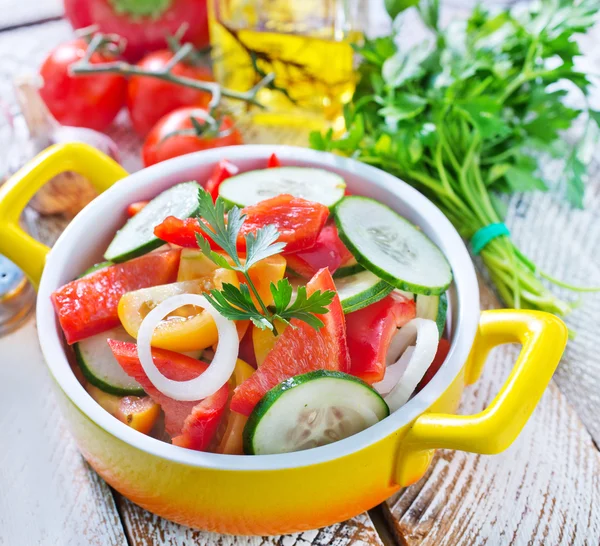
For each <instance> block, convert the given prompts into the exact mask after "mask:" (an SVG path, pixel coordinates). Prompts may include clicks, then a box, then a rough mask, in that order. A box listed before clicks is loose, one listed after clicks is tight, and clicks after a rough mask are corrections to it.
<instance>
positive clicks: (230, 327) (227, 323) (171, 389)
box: [137, 294, 239, 402]
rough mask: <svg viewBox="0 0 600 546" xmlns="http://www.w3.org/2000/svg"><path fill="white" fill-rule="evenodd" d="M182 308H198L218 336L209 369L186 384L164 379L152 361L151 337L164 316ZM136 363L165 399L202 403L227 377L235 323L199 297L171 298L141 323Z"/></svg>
mask: <svg viewBox="0 0 600 546" xmlns="http://www.w3.org/2000/svg"><path fill="white" fill-rule="evenodd" d="M183 305H197V306H198V307H202V308H203V309H204V310H205V311H206V312H207V313H208V314H210V316H211V317H212V318H213V319H214V321H215V324H216V325H217V332H218V333H219V343H218V345H217V350H216V352H215V356H214V358H213V360H212V362H211V364H210V366H209V367H208V368H207V369H206V371H205V372H203V373H202V374H201V375H199V376H198V377H196V378H194V379H190V380H189V381H173V380H172V379H168V378H166V377H165V376H164V375H163V374H162V373H160V371H159V370H158V368H157V367H156V365H155V364H154V360H153V359H152V347H151V341H152V334H153V333H154V329H155V328H156V327H157V326H158V324H159V323H160V322H161V321H162V320H163V318H164V317H165V315H168V314H169V313H172V312H173V311H175V309H179V308H180V307H182V306H183ZM137 350H138V358H139V359H140V364H141V365H142V368H144V371H145V372H146V375H147V376H148V379H149V380H150V381H151V383H152V384H153V385H154V386H155V387H156V388H157V389H158V390H159V391H160V392H162V393H163V394H164V395H165V396H168V397H169V398H173V399H174V400H181V401H185V402H191V401H195V400H202V399H203V398H206V397H207V396H210V395H211V394H214V393H215V392H217V391H218V390H219V389H220V388H221V387H222V386H223V385H224V384H225V383H227V381H229V378H230V377H231V375H232V373H233V370H234V368H235V363H236V360H237V356H238V350H239V339H238V334H237V329H236V327H235V323H234V322H233V321H231V320H228V319H226V318H225V317H224V316H223V315H221V314H219V312H218V311H217V310H216V309H215V308H214V307H213V306H212V305H211V304H210V303H209V302H208V300H207V299H206V298H205V297H204V296H201V295H199V294H178V295H176V296H172V297H170V298H168V299H166V300H165V301H163V302H162V303H160V304H159V305H157V306H156V307H155V308H154V309H152V311H150V312H149V313H148V314H147V315H146V316H145V317H144V320H143V321H142V324H141V325H140V329H139V331H138V336H137Z"/></svg>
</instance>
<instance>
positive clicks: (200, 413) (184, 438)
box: [108, 339, 229, 451]
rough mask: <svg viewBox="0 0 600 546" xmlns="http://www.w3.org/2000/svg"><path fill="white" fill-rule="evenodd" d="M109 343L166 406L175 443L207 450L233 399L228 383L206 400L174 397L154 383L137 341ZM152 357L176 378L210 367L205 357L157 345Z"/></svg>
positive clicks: (167, 422) (119, 359)
mask: <svg viewBox="0 0 600 546" xmlns="http://www.w3.org/2000/svg"><path fill="white" fill-rule="evenodd" d="M108 344H109V345H110V348H111V349H112V352H113V354H114V355H115V358H116V359H117V362H118V363H119V364H120V365H121V367H122V368H123V370H124V371H125V373H126V374H127V375H129V376H130V377H133V378H134V379H135V380H136V381H137V382H138V383H139V384H140V385H141V386H142V387H143V389H144V390H145V391H146V393H147V394H148V396H150V397H151V398H152V400H154V401H155V402H156V403H157V404H159V405H160V407H161V408H162V410H163V412H164V414H165V428H166V430H167V433H168V434H169V435H170V436H171V437H172V438H173V444H175V445H178V446H180V447H187V448H189V449H195V450H197V451H204V450H206V448H207V447H208V445H209V444H210V442H211V440H212V439H213V437H214V435H215V433H216V431H217V428H218V426H219V423H220V421H221V418H222V417H223V414H224V413H225V408H226V406H227V400H228V398H229V387H228V385H227V383H225V385H223V386H222V387H221V388H220V389H219V390H218V391H217V392H216V393H215V394H213V395H211V396H208V397H207V398H204V399H203V400H198V401H192V402H181V401H179V400H173V399H172V398H170V397H168V396H166V395H164V394H163V393H162V392H160V391H159V390H158V389H157V388H156V387H155V386H154V385H153V384H152V383H151V382H150V380H149V379H148V376H147V375H146V372H144V369H143V368H142V365H141V364H140V361H139V359H138V356H137V346H136V345H135V343H127V342H125V341H115V340H113V339H109V340H108ZM152 358H153V360H154V364H156V367H157V368H158V369H159V370H160V372H161V373H162V374H163V375H164V376H165V377H167V378H169V379H172V380H174V381H188V380H190V379H194V378H195V377H198V376H199V375H200V374H201V373H203V372H204V371H205V370H206V369H207V368H208V364H206V363H205V362H202V361H201V360H196V359H195V358H191V357H189V356H186V355H182V354H180V353H175V352H173V351H167V350H165V349H154V348H153V349H152Z"/></svg>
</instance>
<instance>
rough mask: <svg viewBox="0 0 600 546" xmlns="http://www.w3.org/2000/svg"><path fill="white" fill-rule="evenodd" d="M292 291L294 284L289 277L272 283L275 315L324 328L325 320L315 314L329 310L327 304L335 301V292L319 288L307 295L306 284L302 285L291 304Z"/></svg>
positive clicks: (286, 319) (282, 318) (285, 319)
mask: <svg viewBox="0 0 600 546" xmlns="http://www.w3.org/2000/svg"><path fill="white" fill-rule="evenodd" d="M292 291H293V289H292V285H291V284H290V282H289V281H288V280H287V279H282V280H280V281H279V282H278V283H277V285H275V284H273V283H271V294H272V295H273V302H274V307H275V316H276V317H277V318H279V319H281V320H284V321H286V322H289V321H290V320H292V319H294V318H295V319H299V320H302V321H304V322H306V323H308V324H310V325H311V326H312V327H313V328H317V329H318V328H322V327H323V321H322V320H321V319H320V318H318V317H317V316H315V315H316V314H319V315H322V314H324V313H327V312H328V309H327V306H328V305H330V304H331V302H332V301H333V298H334V297H335V292H333V291H332V290H326V291H325V292H321V291H320V290H317V291H316V292H313V293H312V294H311V295H310V296H308V297H307V293H306V286H300V287H298V292H297V294H296V299H295V301H294V303H292V305H289V304H290V301H291V297H292Z"/></svg>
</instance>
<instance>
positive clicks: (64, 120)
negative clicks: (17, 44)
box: [40, 39, 127, 131]
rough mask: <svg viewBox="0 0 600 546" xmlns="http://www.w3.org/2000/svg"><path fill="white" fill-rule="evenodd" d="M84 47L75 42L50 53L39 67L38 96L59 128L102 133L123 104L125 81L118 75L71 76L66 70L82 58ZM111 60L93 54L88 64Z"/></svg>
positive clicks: (96, 52) (107, 57)
mask: <svg viewBox="0 0 600 546" xmlns="http://www.w3.org/2000/svg"><path fill="white" fill-rule="evenodd" d="M87 47H88V44H87V42H86V41H85V40H83V39H77V40H72V41H69V42H65V43H63V44H60V45H58V46H57V47H56V48H54V49H53V50H52V51H51V52H50V54H49V55H48V57H46V60H45V61H44V62H43V64H42V67H41V68H40V75H41V76H42V78H43V80H44V84H43V87H42V88H41V89H40V95H41V96H42V98H43V99H44V102H45V103H46V105H47V106H48V109H49V110H50V112H52V115H53V116H54V117H55V118H56V119H57V120H58V121H59V123H61V124H62V125H71V126H75V127H88V128H90V129H95V130H97V131H103V130H104V129H106V128H107V127H108V126H109V125H110V123H111V122H112V121H113V119H114V118H115V116H116V115H117V114H118V113H119V110H121V108H122V107H123V106H124V104H125V96H126V93H127V81H126V80H125V78H124V77H123V76H121V75H119V74H90V75H86V76H73V75H71V74H70V72H69V68H70V67H71V65H73V64H74V63H76V62H77V61H79V60H81V59H82V58H83V57H84V55H85V52H86V50H87ZM113 60H114V58H113V57H110V56H108V55H106V54H104V53H101V52H100V51H95V52H94V53H93V54H92V56H91V58H90V60H89V62H90V64H92V65H93V64H101V63H106V62H110V61H113Z"/></svg>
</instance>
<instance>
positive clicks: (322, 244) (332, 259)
mask: <svg viewBox="0 0 600 546" xmlns="http://www.w3.org/2000/svg"><path fill="white" fill-rule="evenodd" d="M285 250H286V252H285V258H286V260H287V262H288V266H289V267H290V268H291V269H292V270H293V271H295V272H296V273H298V275H301V276H302V277H304V278H306V279H310V278H312V277H313V276H314V275H315V273H316V272H317V271H319V269H322V268H324V267H327V268H328V269H329V272H330V273H331V274H333V273H334V272H335V271H336V270H337V269H338V268H339V267H340V266H342V265H343V264H344V263H346V262H347V261H348V260H350V259H351V258H352V254H351V253H350V251H349V250H348V249H347V248H346V246H345V245H344V243H342V240H341V239H340V237H339V235H338V231H337V227H335V224H327V225H326V226H325V227H324V228H323V229H322V230H321V231H320V233H319V236H318V237H317V240H316V242H315V244H314V246H313V247H311V248H309V249H308V250H303V251H301V252H294V253H291V254H289V253H288V252H287V250H288V249H287V248H286V249H285Z"/></svg>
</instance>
